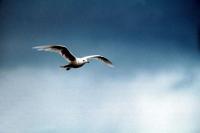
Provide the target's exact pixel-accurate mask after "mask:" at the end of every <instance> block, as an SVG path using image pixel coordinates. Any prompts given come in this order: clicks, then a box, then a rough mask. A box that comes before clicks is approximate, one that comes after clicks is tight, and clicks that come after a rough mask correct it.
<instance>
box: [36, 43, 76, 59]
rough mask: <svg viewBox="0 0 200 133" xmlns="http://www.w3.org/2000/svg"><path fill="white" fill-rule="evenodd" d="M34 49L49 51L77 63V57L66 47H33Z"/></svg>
mask: <svg viewBox="0 0 200 133" xmlns="http://www.w3.org/2000/svg"><path fill="white" fill-rule="evenodd" d="M33 48H34V49H37V50H39V51H49V52H55V53H58V54H60V55H61V56H62V57H63V58H65V59H66V60H68V61H75V60H76V57H75V56H74V55H73V54H72V53H71V52H70V51H69V50H68V49H67V48H66V47H65V46H61V45H44V46H36V47H33Z"/></svg>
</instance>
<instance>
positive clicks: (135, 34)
mask: <svg viewBox="0 0 200 133" xmlns="http://www.w3.org/2000/svg"><path fill="white" fill-rule="evenodd" d="M198 7H199V2H198V1H195V0H168V1H166V0H152V1H148V0H134V1H133V0H126V1H122V0H113V1H112V0H109V1H107V0H101V1H96V0H84V1H74V0H59V1H55V0H34V1H26V0H20V1H16V0H2V1H1V8H0V20H1V21H0V27H1V31H0V40H1V41H0V44H1V60H2V61H1V66H6V67H7V66H13V65H14V66H20V65H36V64H38V62H39V63H41V62H43V63H42V64H48V65H50V64H52V62H50V63H49V59H50V58H51V61H56V60H57V59H58V57H55V58H54V56H51V55H49V56H50V57H49V56H48V57H47V56H46V55H44V54H41V53H40V54H39V55H38V54H36V53H35V51H33V50H32V49H31V47H32V46H36V45H41V44H51V43H59V44H65V45H66V46H68V47H69V48H70V49H71V50H73V51H74V53H75V54H76V53H77V54H78V55H79V56H83V55H87V54H94V53H98V54H103V55H106V56H108V57H109V58H110V59H112V60H113V62H114V63H115V64H116V65H118V66H121V69H125V68H128V67H130V66H131V67H132V68H141V67H142V68H147V69H148V68H149V67H150V68H151V67H152V68H155V66H156V67H157V66H158V67H159V66H165V65H167V64H175V65H176V64H182V63H185V62H193V60H196V59H197V60H198V58H199V55H198V43H197V42H198V40H197V30H198V25H199V24H198V23H199V16H198V15H199V9H198ZM80 50H82V51H80ZM118 59H120V60H121V61H118ZM60 61H61V60H60ZM56 63H58V62H56ZM42 64H41V65H42ZM122 65H123V66H122Z"/></svg>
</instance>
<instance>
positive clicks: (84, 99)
mask: <svg viewBox="0 0 200 133" xmlns="http://www.w3.org/2000/svg"><path fill="white" fill-rule="evenodd" d="M199 72H200V71H199V70H198V69H196V70H193V71H191V73H193V74H194V77H195V78H194V79H193V82H191V83H190V84H189V83H188V85H187V86H183V88H181V86H179V87H178V89H177V84H178V85H179V84H180V83H181V84H183V83H184V82H186V80H189V79H188V78H187V72H186V70H184V69H183V68H182V69H174V71H166V70H159V71H157V72H154V73H153V72H148V71H140V72H137V74H135V75H132V76H129V77H126V79H125V78H124V80H123V78H117V77H114V78H113V77H112V78H111V77H108V78H104V79H101V80H95V78H94V77H95V76H96V74H92V73H90V74H87V72H80V73H79V72H75V71H72V72H69V73H63V71H62V70H60V71H59V70H58V72H55V71H53V70H50V69H46V68H40V69H37V68H17V69H14V70H4V71H3V70H2V71H1V79H0V84H1V85H0V86H1V89H0V132H1V133H26V132H30V133H32V132H33V133H35V132H36V133H43V132H45V133H46V132H56V133H63V132H77V133H78V132H102V133H105V132H116V133H124V132H126V133H132V132H135V133H163V132H164V133H177V132H178V133H195V132H197V131H198V130H199V129H198V125H197V124H198V123H199V122H200V121H199V120H198V118H199V113H200V106H199V102H198V101H199V100H200V99H199V93H198V91H199V90H197V88H199V87H200V85H199V83H198V81H199V79H200V76H199V74H198V73H199ZM97 81H101V82H97ZM183 81H184V82H183Z"/></svg>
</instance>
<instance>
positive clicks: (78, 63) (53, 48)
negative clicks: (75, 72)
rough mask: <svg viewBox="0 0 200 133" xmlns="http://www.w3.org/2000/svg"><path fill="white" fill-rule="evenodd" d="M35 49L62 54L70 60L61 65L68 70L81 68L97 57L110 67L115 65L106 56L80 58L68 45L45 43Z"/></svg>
mask: <svg viewBox="0 0 200 133" xmlns="http://www.w3.org/2000/svg"><path fill="white" fill-rule="evenodd" d="M33 49H37V50H38V51H49V52H55V53H58V54H60V55H61V56H62V57H63V58H64V59H65V60H67V61H68V62H69V63H68V64H66V65H63V66H60V67H61V68H65V69H66V70H70V69H71V68H80V67H82V66H83V65H85V64H86V63H89V61H90V60H92V59H96V60H98V61H101V62H103V63H105V64H106V65H108V66H109V67H113V64H112V62H111V61H110V60H108V59H107V58H105V57H104V56H101V55H89V56H85V57H81V58H78V57H76V56H75V55H74V54H72V53H71V52H70V51H69V50H68V48H67V47H65V46H62V45H43V46H36V47H33Z"/></svg>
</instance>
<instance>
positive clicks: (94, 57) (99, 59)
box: [83, 55, 113, 67]
mask: <svg viewBox="0 0 200 133" xmlns="http://www.w3.org/2000/svg"><path fill="white" fill-rule="evenodd" d="M83 58H84V59H86V60H90V59H96V60H98V61H102V62H103V63H105V64H107V65H108V66H110V67H113V63H112V62H111V61H110V60H108V59H107V58H105V57H103V56H101V55H90V56H85V57H83Z"/></svg>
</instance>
